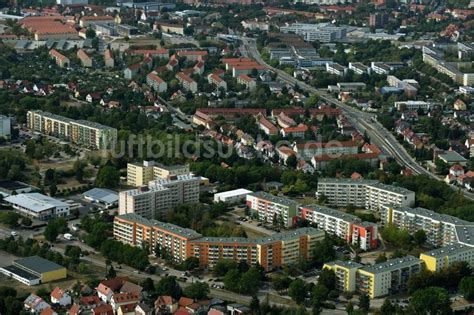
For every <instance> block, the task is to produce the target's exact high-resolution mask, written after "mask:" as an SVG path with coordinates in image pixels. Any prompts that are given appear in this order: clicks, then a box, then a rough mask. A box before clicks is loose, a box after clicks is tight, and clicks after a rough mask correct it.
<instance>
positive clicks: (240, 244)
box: [114, 214, 324, 271]
mask: <svg viewBox="0 0 474 315" xmlns="http://www.w3.org/2000/svg"><path fill="white" fill-rule="evenodd" d="M114 237H115V239H117V240H119V241H121V242H123V243H126V244H130V245H132V246H142V244H147V245H150V246H151V248H155V247H156V246H157V245H158V246H159V247H160V248H161V250H162V251H166V253H167V254H169V255H170V256H171V258H172V259H173V260H174V261H176V262H182V261H184V260H185V259H186V258H188V257H197V258H199V263H200V267H201V268H212V267H213V266H214V265H215V264H216V263H217V262H218V261H219V260H222V259H230V260H234V261H237V262H239V261H242V260H244V261H246V262H247V263H248V264H249V265H256V264H257V263H258V264H259V265H260V266H262V267H263V268H264V269H265V270H267V271H268V270H273V269H276V268H280V267H283V266H285V265H292V264H297V263H298V262H299V261H301V259H310V258H311V257H312V254H313V251H314V247H315V246H316V243H317V242H318V241H321V240H323V239H324V232H323V231H320V230H317V229H314V228H300V229H296V230H293V231H291V232H285V233H277V234H274V235H272V236H268V237H265V238H261V239H246V238H234V237H202V235H201V234H199V233H197V232H196V231H194V230H191V229H185V228H181V227H179V226H176V225H173V224H169V223H163V222H160V221H156V220H148V219H145V218H143V217H141V216H139V215H136V214H126V215H119V216H117V217H115V219H114Z"/></svg>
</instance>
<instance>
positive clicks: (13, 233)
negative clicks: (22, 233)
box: [10, 231, 18, 236]
mask: <svg viewBox="0 0 474 315" xmlns="http://www.w3.org/2000/svg"><path fill="white" fill-rule="evenodd" d="M10 235H11V236H17V235H18V233H17V232H15V231H11V232H10Z"/></svg>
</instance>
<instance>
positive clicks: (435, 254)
mask: <svg viewBox="0 0 474 315" xmlns="http://www.w3.org/2000/svg"><path fill="white" fill-rule="evenodd" d="M420 259H421V260H423V261H424V262H425V265H426V269H428V270H429V271H432V272H440V271H442V270H443V269H445V268H448V267H451V266H452V265H453V264H455V263H457V262H466V263H467V264H468V265H469V266H470V267H471V268H472V267H474V247H471V246H466V245H461V244H453V245H448V246H445V247H442V248H437V249H434V250H430V251H428V252H424V253H421V254H420Z"/></svg>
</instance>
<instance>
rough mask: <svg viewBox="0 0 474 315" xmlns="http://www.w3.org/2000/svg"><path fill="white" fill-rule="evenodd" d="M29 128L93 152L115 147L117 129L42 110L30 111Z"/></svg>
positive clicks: (28, 115)
mask: <svg viewBox="0 0 474 315" xmlns="http://www.w3.org/2000/svg"><path fill="white" fill-rule="evenodd" d="M27 126H28V128H29V129H31V130H33V131H36V132H40V133H42V134H45V135H48V136H53V137H56V138H60V139H63V140H66V141H70V142H72V143H73V144H77V145H80V146H83V147H86V148H89V149H93V150H104V149H110V148H113V147H115V145H116V142H117V129H115V128H111V127H108V126H104V125H101V124H98V123H95V122H91V121H87V120H73V119H70V118H66V117H63V116H59V115H54V114H51V113H48V112H43V111H40V110H34V111H28V113H27Z"/></svg>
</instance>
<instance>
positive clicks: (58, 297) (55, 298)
mask: <svg viewBox="0 0 474 315" xmlns="http://www.w3.org/2000/svg"><path fill="white" fill-rule="evenodd" d="M50 297H51V303H53V304H59V305H61V306H68V305H70V304H71V303H72V299H71V296H70V295H69V294H68V293H67V292H66V291H64V290H62V289H61V288H59V287H56V288H54V290H53V291H52V292H51V296H50Z"/></svg>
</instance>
